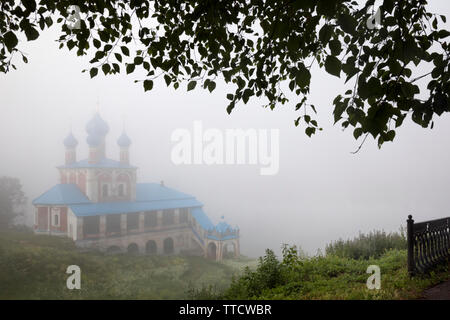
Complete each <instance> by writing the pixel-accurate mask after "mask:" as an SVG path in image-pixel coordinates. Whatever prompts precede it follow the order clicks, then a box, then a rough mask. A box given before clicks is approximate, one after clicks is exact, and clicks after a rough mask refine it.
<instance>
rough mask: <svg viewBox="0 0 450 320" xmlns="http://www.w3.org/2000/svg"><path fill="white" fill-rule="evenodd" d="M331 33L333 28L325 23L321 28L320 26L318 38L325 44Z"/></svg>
mask: <svg viewBox="0 0 450 320" xmlns="http://www.w3.org/2000/svg"><path fill="white" fill-rule="evenodd" d="M332 33H333V28H332V27H331V26H330V25H328V24H325V25H324V26H323V27H322V28H320V31H319V40H320V41H321V42H322V43H324V44H326V43H327V42H328V41H329V40H330V39H331V36H332Z"/></svg>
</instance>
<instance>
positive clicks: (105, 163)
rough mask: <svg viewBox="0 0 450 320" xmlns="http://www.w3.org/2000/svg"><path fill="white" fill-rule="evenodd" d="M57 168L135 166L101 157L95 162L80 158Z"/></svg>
mask: <svg viewBox="0 0 450 320" xmlns="http://www.w3.org/2000/svg"><path fill="white" fill-rule="evenodd" d="M58 168H128V169H129V168H136V167H135V166H131V165H129V164H125V163H122V162H120V161H117V160H112V159H108V158H102V159H100V161H98V162H96V163H89V159H84V160H80V161H77V162H74V163H71V164H65V165H62V166H59V167H58Z"/></svg>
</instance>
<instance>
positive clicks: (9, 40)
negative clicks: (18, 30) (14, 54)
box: [3, 31, 19, 52]
mask: <svg viewBox="0 0 450 320" xmlns="http://www.w3.org/2000/svg"><path fill="white" fill-rule="evenodd" d="M3 41H4V42H5V45H6V48H8V51H9V52H11V50H12V49H13V48H14V47H15V46H17V43H18V42H19V41H18V40H17V37H16V35H15V34H14V32H12V31H8V32H7V33H5V34H4V35H3Z"/></svg>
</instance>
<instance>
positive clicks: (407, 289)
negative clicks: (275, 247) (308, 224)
mask: <svg viewBox="0 0 450 320" xmlns="http://www.w3.org/2000/svg"><path fill="white" fill-rule="evenodd" d="M406 257H407V253H406V250H398V249H388V250H387V251H385V253H383V254H382V255H381V256H380V257H379V258H368V259H353V258H348V257H339V256H336V255H327V256H318V257H311V258H300V257H299V256H298V254H297V252H296V249H295V247H285V248H284V250H283V259H282V260H281V261H279V260H278V259H277V258H276V257H275V255H274V254H273V252H272V251H271V250H267V251H266V255H265V256H264V257H262V258H260V260H259V264H258V266H257V268H256V270H247V271H246V272H245V273H244V275H242V276H241V277H240V278H238V279H236V280H235V281H233V283H232V285H231V286H230V288H228V289H227V290H225V291H224V292H223V293H222V294H221V295H220V296H217V298H222V299H417V298H421V296H422V293H423V290H424V289H426V288H428V287H430V286H432V285H435V284H438V283H440V282H442V281H445V280H448V279H449V278H450V274H449V269H448V266H447V265H444V266H440V267H439V268H436V270H435V271H434V272H431V273H430V274H429V275H426V276H420V277H414V278H412V279H411V278H410V277H409V275H408V272H407V268H406ZM369 265H377V266H379V267H380V272H381V289H380V290H369V289H368V288H367V286H366V282H367V279H368V277H369V276H370V274H368V273H366V271H367V267H368V266H369Z"/></svg>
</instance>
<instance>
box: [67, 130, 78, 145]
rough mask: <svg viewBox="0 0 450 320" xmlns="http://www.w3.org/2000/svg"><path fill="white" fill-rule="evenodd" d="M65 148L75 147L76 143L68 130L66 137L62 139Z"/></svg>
mask: <svg viewBox="0 0 450 320" xmlns="http://www.w3.org/2000/svg"><path fill="white" fill-rule="evenodd" d="M63 143H64V145H65V146H66V148H75V147H76V146H77V145H78V141H77V139H75V137H74V136H73V134H72V132H70V133H69V134H68V135H67V137H66V138H65V139H64V141H63Z"/></svg>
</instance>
